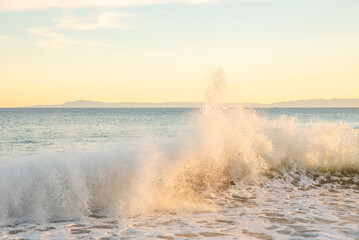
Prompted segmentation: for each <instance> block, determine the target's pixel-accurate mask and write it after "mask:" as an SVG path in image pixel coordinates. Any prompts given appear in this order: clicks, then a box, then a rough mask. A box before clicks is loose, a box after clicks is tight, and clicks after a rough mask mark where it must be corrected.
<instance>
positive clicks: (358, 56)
mask: <svg viewBox="0 0 359 240" xmlns="http://www.w3.org/2000/svg"><path fill="white" fill-rule="evenodd" d="M218 69H222V70H223V72H224V75H225V77H226V80H227V91H226V94H225V96H223V99H221V101H224V102H257V103H272V102H278V101H290V100H298V99H318V98H323V99H331V98H359V1H358V0H246V1H244V0H51V1H50V0H32V1H28V0H0V107H21V106H28V105H38V104H61V103H64V102H67V101H74V100H78V99H82V100H92V101H103V102H169V101H176V102H202V101H205V100H206V89H207V86H208V84H209V81H210V80H211V76H213V73H214V72H216V71H218Z"/></svg>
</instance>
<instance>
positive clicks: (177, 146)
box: [0, 104, 359, 221]
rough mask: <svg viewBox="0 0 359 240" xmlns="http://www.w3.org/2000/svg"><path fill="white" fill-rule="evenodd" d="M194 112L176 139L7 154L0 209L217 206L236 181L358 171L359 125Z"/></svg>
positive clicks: (37, 214)
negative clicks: (217, 200) (9, 156)
mask: <svg viewBox="0 0 359 240" xmlns="http://www.w3.org/2000/svg"><path fill="white" fill-rule="evenodd" d="M192 117H193V118H192V120H191V121H190V124H191V125H192V126H191V129H192V131H190V132H189V133H187V134H183V135H182V136H179V137H178V138H177V139H175V140H174V141H172V142H168V141H166V140H164V139H156V138H155V137H153V138H151V137H149V138H146V139H144V140H142V141H138V142H137V143H134V142H131V143H118V144H117V145H116V146H113V147H111V148H109V147H108V148H98V149H97V150H94V151H88V152H84V151H82V152H81V151H80V152H76V151H68V152H65V153H57V152H47V153H38V154H37V155H33V156H28V157H20V158H18V159H11V160H7V161H2V162H1V164H0V180H1V181H0V218H1V219H2V221H6V219H17V220H19V219H22V220H39V219H43V220H46V219H73V218H79V217H81V216H85V215H98V216H101V215H107V216H110V215H112V216H124V215H136V214H146V213H151V212H156V211H166V212H180V211H213V210H215V209H216V203H215V201H212V200H211V199H213V198H215V196H216V195H217V194H219V195H220V194H221V192H223V191H225V190H226V189H228V188H230V187H231V186H233V185H235V184H242V185H243V184H246V183H249V182H253V181H254V182H261V181H265V178H266V176H279V177H281V176H285V175H287V174H289V175H290V174H292V172H293V171H294V172H295V171H296V172H301V173H302V174H306V172H307V171H309V172H310V173H311V174H310V175H308V176H314V175H313V174H312V173H313V171H314V172H316V174H315V175H316V176H318V175H325V174H328V173H329V174H331V173H335V172H337V173H344V172H358V171H359V135H358V131H357V130H355V129H352V128H350V127H348V126H347V125H346V124H345V123H341V122H339V123H328V122H321V121H313V122H309V123H306V124H303V123H300V122H298V121H297V119H296V118H293V117H286V116H282V117H279V118H278V119H274V120H269V119H267V118H265V117H261V116H259V115H258V114H257V113H256V112H255V111H254V110H250V109H244V108H229V109H225V108H222V107H218V106H216V105H213V104H212V105H210V106H209V105H208V106H206V107H204V108H203V109H201V110H199V111H196V112H195V113H193V116H192ZM273 173H275V174H273ZM278 173H279V174H280V175H278Z"/></svg>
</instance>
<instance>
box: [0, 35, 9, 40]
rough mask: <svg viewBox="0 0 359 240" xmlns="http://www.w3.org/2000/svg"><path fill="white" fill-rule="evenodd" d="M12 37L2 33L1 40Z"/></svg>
mask: <svg viewBox="0 0 359 240" xmlns="http://www.w3.org/2000/svg"><path fill="white" fill-rule="evenodd" d="M8 39H10V37H9V36H4V35H0V40H8Z"/></svg>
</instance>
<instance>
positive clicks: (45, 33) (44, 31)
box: [28, 27, 108, 48]
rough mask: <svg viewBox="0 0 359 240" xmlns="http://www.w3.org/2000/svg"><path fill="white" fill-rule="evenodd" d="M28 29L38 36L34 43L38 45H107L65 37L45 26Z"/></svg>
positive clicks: (95, 41)
mask: <svg viewBox="0 0 359 240" xmlns="http://www.w3.org/2000/svg"><path fill="white" fill-rule="evenodd" d="M28 31H29V32H30V33H32V34H34V35H35V36H37V38H38V42H37V43H36V44H35V45H36V46H39V47H48V48H65V47H68V46H71V45H79V46H84V47H95V46H108V45H106V44H104V43H103V42H101V41H99V40H79V39H73V38H69V37H66V36H65V35H63V34H61V33H58V32H54V31H51V30H49V29H48V28H45V27H40V28H32V29H28Z"/></svg>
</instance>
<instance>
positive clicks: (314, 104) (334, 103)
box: [25, 98, 359, 108]
mask: <svg viewBox="0 0 359 240" xmlns="http://www.w3.org/2000/svg"><path fill="white" fill-rule="evenodd" d="M204 104H205V103H203V102H163V103H152V102H119V103H105V102H99V101H87V100H77V101H73V102H66V103H63V104H58V105H36V106H27V107H25V108H199V107H202V106H203V105H204ZM220 104H221V105H225V106H229V107H230V106H238V105H242V106H245V107H251V108H326V107H327V108H328V107H359V99H336V98H334V99H308V100H297V101H288V102H276V103H271V104H260V103H220Z"/></svg>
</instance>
